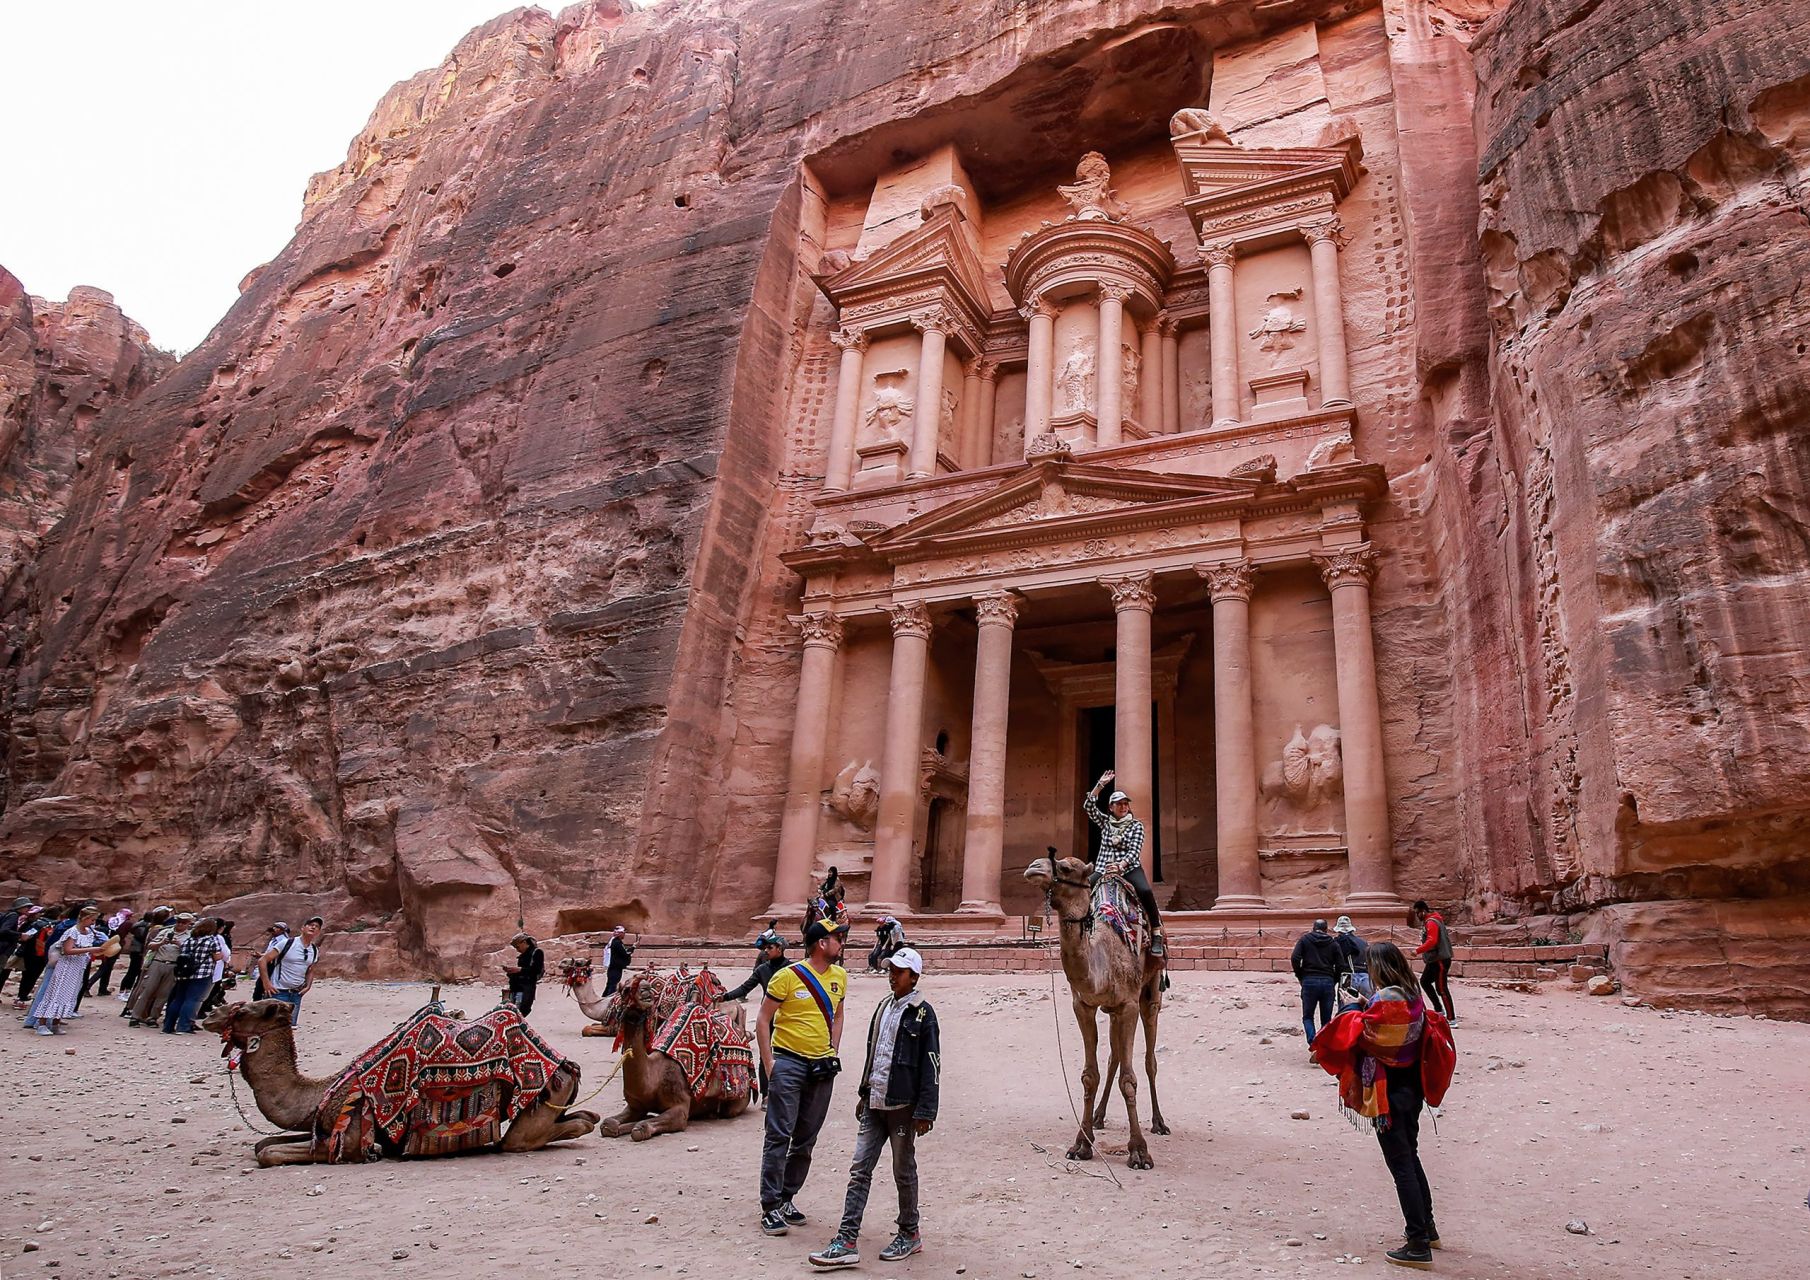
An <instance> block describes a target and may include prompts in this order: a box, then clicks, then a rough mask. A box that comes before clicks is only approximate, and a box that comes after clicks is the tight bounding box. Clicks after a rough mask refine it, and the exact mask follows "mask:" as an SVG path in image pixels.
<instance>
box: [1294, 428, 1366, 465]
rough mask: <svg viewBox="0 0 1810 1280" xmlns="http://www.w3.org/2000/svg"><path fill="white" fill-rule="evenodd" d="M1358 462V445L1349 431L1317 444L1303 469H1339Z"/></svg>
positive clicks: (1329, 437)
mask: <svg viewBox="0 0 1810 1280" xmlns="http://www.w3.org/2000/svg"><path fill="white" fill-rule="evenodd" d="M1357 460H1358V455H1357V443H1356V442H1355V441H1353V440H1352V438H1351V433H1350V432H1349V431H1342V432H1340V433H1339V434H1338V435H1336V436H1327V437H1326V439H1324V440H1322V441H1320V443H1319V444H1316V445H1315V446H1314V447H1313V451H1312V452H1311V453H1309V454H1308V455H1307V464H1306V465H1305V466H1304V467H1302V468H1301V469H1302V470H1303V471H1317V470H1319V469H1320V468H1322V467H1339V466H1343V465H1345V464H1346V463H1348V462H1356V461H1357Z"/></svg>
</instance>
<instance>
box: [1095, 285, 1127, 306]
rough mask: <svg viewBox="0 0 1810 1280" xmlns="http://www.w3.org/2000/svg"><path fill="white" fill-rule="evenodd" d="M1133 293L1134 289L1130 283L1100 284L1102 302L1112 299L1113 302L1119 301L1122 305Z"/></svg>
mask: <svg viewBox="0 0 1810 1280" xmlns="http://www.w3.org/2000/svg"><path fill="white" fill-rule="evenodd" d="M1131 294H1132V289H1131V287H1130V286H1129V285H1123V284H1102V285H1101V286H1100V301H1101V302H1106V301H1109V300H1110V301H1112V302H1117V303H1120V304H1121V305H1122V304H1124V303H1125V302H1126V301H1127V300H1128V299H1129V298H1130V297H1131Z"/></svg>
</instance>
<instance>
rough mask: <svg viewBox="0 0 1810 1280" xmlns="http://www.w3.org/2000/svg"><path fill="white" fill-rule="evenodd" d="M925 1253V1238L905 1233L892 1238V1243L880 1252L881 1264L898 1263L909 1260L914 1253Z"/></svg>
mask: <svg viewBox="0 0 1810 1280" xmlns="http://www.w3.org/2000/svg"><path fill="white" fill-rule="evenodd" d="M922 1252H924V1237H923V1236H908V1235H906V1234H905V1233H904V1232H903V1231H901V1232H899V1234H898V1235H896V1236H894V1237H893V1238H892V1243H891V1244H889V1245H887V1246H886V1247H885V1248H884V1249H882V1250H880V1261H881V1262H898V1261H900V1260H901V1259H904V1258H909V1257H910V1256H911V1255H912V1254H914V1253H922Z"/></svg>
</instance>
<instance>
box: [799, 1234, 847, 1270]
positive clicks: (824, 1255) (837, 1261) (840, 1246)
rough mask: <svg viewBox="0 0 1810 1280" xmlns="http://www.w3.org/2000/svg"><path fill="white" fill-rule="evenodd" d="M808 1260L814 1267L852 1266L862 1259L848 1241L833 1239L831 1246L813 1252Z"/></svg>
mask: <svg viewBox="0 0 1810 1280" xmlns="http://www.w3.org/2000/svg"><path fill="white" fill-rule="evenodd" d="M806 1261H808V1262H809V1263H810V1264H811V1265H812V1266H813V1267H852V1266H854V1265H855V1264H856V1263H858V1262H860V1261H861V1255H860V1254H859V1253H857V1252H856V1251H855V1246H854V1245H852V1244H850V1243H849V1242H848V1241H846V1240H832V1241H830V1247H829V1248H827V1249H823V1250H820V1251H818V1252H817V1253H813V1254H812V1255H811V1256H810V1257H809V1258H808V1259H806Z"/></svg>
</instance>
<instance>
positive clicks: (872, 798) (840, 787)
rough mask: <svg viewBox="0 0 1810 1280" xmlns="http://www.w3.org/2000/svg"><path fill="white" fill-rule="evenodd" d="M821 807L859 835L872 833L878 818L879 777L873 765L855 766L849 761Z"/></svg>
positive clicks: (869, 762)
mask: <svg viewBox="0 0 1810 1280" xmlns="http://www.w3.org/2000/svg"><path fill="white" fill-rule="evenodd" d="M823 807H824V808H826V809H828V810H829V811H830V812H831V813H833V814H835V815H836V816H837V817H839V818H841V819H842V820H843V821H845V822H847V823H848V824H849V825H850V826H853V827H858V828H860V829H861V830H862V831H872V830H873V829H874V821H875V819H877V818H878V817H879V816H880V775H879V773H878V772H876V771H875V769H874V765H873V761H871V760H870V761H868V762H867V763H865V764H858V763H856V762H855V761H853V760H850V761H849V762H848V763H847V764H845V765H843V766H842V772H841V773H838V774H837V775H836V781H835V782H834V784H832V785H831V787H830V794H829V796H828V798H826V799H825V800H824V802H823Z"/></svg>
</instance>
